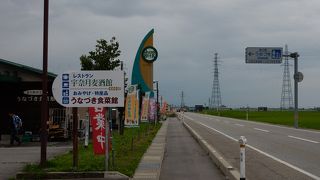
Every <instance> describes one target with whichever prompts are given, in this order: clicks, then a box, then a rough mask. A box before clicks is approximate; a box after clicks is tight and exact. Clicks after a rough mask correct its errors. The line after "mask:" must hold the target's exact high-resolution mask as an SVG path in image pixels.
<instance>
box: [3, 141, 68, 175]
mask: <svg viewBox="0 0 320 180" xmlns="http://www.w3.org/2000/svg"><path fill="white" fill-rule="evenodd" d="M71 149H72V147H71V146H70V145H63V146H60V145H59V146H48V148H47V158H48V159H49V158H51V157H53V156H55V155H58V154H61V153H65V152H67V151H68V150H71ZM36 162H40V147H39V146H31V147H30V146H29V147H25V146H20V147H18V146H17V147H0V179H1V180H5V179H9V178H12V177H15V175H16V173H17V172H19V171H21V170H22V169H23V167H24V166H25V165H26V164H30V163H36Z"/></svg>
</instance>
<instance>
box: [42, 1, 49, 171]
mask: <svg viewBox="0 0 320 180" xmlns="http://www.w3.org/2000/svg"><path fill="white" fill-rule="evenodd" d="M43 9H44V13H43V14H44V15H43V17H44V18H43V68H42V69H43V70H42V99H41V100H42V101H41V132H40V139H41V153H40V154H41V155H40V156H41V157H40V166H41V167H45V166H46V162H47V140H48V132H47V120H48V101H47V97H48V19H49V0H44V8H43Z"/></svg>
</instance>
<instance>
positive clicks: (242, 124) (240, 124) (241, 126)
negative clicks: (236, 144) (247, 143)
mask: <svg viewBox="0 0 320 180" xmlns="http://www.w3.org/2000/svg"><path fill="white" fill-rule="evenodd" d="M234 125H236V126H241V127H243V126H244V125H243V124H234Z"/></svg>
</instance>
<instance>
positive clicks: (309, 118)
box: [203, 110, 320, 130]
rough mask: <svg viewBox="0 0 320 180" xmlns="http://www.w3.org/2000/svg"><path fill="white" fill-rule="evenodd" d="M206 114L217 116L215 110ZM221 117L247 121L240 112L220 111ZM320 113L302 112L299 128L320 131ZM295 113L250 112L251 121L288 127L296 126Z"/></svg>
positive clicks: (300, 113)
mask: <svg viewBox="0 0 320 180" xmlns="http://www.w3.org/2000/svg"><path fill="white" fill-rule="evenodd" d="M203 113H204V114H210V115H215V116H217V115H218V113H217V112H216V111H214V110H206V111H203ZM219 113H220V116H223V117H231V118H236V119H246V113H247V112H246V111H240V110H224V111H220V112H219ZM319 117H320V112H319V111H300V112H299V127H300V128H308V129H318V130H320V118H319ZM293 118H294V113H293V111H249V120H250V121H258V122H265V123H271V124H280V125H286V126H291V127H292V126H293V125H294V119H293Z"/></svg>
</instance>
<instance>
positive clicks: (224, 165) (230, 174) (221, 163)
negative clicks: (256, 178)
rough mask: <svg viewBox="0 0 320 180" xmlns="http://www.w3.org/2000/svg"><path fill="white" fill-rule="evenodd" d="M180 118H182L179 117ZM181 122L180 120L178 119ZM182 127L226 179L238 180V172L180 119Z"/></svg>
mask: <svg viewBox="0 0 320 180" xmlns="http://www.w3.org/2000/svg"><path fill="white" fill-rule="evenodd" d="M178 117H179V118H181V117H182V116H179V115H178ZM180 120H181V119H180ZM182 123H183V125H184V126H185V127H186V128H187V129H188V131H189V132H190V133H191V135H192V136H193V137H194V138H195V140H196V141H197V142H198V143H199V144H200V146H201V147H202V148H203V149H204V150H205V152H206V153H208V154H209V156H210V158H211V160H212V161H213V162H214V163H215V164H216V166H217V167H218V168H219V169H220V170H221V171H222V173H223V174H224V175H225V176H226V178H227V179H230V180H239V179H240V172H239V171H238V170H236V169H234V168H233V167H232V166H231V165H230V164H229V163H228V162H227V161H226V160H225V159H224V158H223V157H222V156H221V155H220V154H219V153H218V152H217V151H216V150H215V149H214V148H213V147H212V146H211V145H210V144H208V143H207V141H205V140H204V139H203V138H202V137H201V136H200V135H199V134H198V133H196V132H195V131H194V130H193V129H192V128H191V127H190V126H189V125H188V124H187V123H185V122H184V121H183V119H182Z"/></svg>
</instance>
